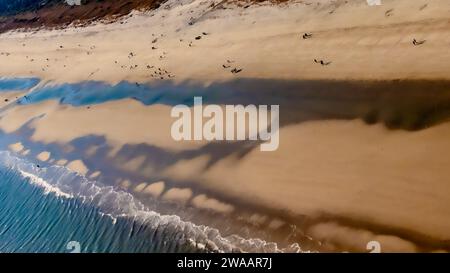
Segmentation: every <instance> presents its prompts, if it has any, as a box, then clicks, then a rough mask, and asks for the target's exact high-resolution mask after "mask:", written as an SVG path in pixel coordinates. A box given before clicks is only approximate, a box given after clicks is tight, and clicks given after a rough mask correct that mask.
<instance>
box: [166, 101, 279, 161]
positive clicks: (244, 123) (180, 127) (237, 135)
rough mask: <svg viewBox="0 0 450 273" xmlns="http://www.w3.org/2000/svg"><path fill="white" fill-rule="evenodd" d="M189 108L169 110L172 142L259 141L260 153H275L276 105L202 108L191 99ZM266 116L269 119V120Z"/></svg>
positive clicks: (277, 124)
mask: <svg viewBox="0 0 450 273" xmlns="http://www.w3.org/2000/svg"><path fill="white" fill-rule="evenodd" d="M192 108H193V109H192V110H191V108H190V107H189V106H187V105H184V104H179V105H176V106H174V107H173V108H172V111H171V113H170V115H171V117H172V118H176V119H177V120H175V122H174V123H173V124H172V128H171V136H172V138H173V139H174V140H175V141H201V140H206V141H236V140H237V141H244V140H250V141H260V142H262V143H261V144H260V150H261V151H263V152H271V151H276V150H277V149H278V146H279V142H280V135H279V124H280V121H279V119H280V106H279V105H270V115H269V106H268V105H258V106H256V105H253V104H250V105H247V106H243V105H224V106H221V105H216V104H208V105H206V106H203V98H202V97H194V106H193V107H192ZM269 116H270V117H269Z"/></svg>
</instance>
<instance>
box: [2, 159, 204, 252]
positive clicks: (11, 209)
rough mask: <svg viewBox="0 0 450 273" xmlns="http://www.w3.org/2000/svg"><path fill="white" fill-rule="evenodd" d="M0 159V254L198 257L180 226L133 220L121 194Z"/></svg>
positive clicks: (57, 171)
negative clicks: (77, 248) (189, 254)
mask: <svg viewBox="0 0 450 273" xmlns="http://www.w3.org/2000/svg"><path fill="white" fill-rule="evenodd" d="M0 157H1V160H2V161H3V162H2V163H3V164H2V165H1V166H0V252H52V253H53V252H71V251H73V250H72V249H71V248H70V244H69V242H77V243H79V245H80V247H81V252H89V253H91V252H102V253H104V252H127V253H136V252H192V251H199V250H198V249H196V248H195V247H194V246H193V245H192V244H190V243H189V242H190V241H189V240H188V239H189V238H188V236H187V233H186V231H187V230H186V229H185V228H184V227H183V226H184V225H186V224H185V223H183V222H182V221H180V220H179V219H177V218H176V217H172V218H173V219H170V217H168V218H169V219H163V218H164V217H162V216H159V215H157V214H156V213H151V212H147V214H148V216H147V217H146V218H145V217H142V218H139V217H137V215H136V211H139V208H137V205H136V202H135V201H133V200H132V197H131V196H129V195H128V194H126V193H124V192H122V193H120V192H114V190H113V189H112V188H101V187H98V186H95V185H94V184H90V183H88V182H87V181H85V182H82V181H83V178H82V177H80V176H77V175H75V174H73V173H70V172H69V171H68V170H66V169H64V168H56V167H54V168H49V169H45V170H39V169H37V168H36V167H33V166H32V165H31V164H30V165H27V163H25V162H23V161H21V160H19V159H14V158H13V157H10V155H9V154H8V153H5V152H0ZM10 163H13V165H14V166H13V165H11V166H8V165H9V164H10ZM5 164H6V165H5ZM18 166H20V168H25V169H27V171H26V172H25V171H23V170H20V169H17V167H18ZM36 172H42V174H43V176H53V178H54V179H64V180H65V181H64V182H62V183H61V184H60V186H61V187H62V188H65V191H67V192H70V194H68V193H65V192H63V191H60V190H59V189H57V187H56V186H52V185H50V184H48V183H47V182H44V180H42V179H41V178H38V176H35V174H36ZM32 173H34V174H32ZM83 183H84V184H83ZM69 185H70V186H69ZM72 186H73V187H72ZM75 192H78V193H75ZM119 206H123V207H122V208H119ZM133 210H136V211H135V212H133ZM103 211H107V212H108V214H105V213H104V212H103ZM141 213H142V214H144V212H143V211H142V212H141ZM127 215H130V216H127ZM71 244H72V243H71Z"/></svg>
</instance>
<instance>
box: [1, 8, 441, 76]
mask: <svg viewBox="0 0 450 273" xmlns="http://www.w3.org/2000/svg"><path fill="white" fill-rule="evenodd" d="M211 2H214V1H199V0H195V1H192V0H184V1H169V2H168V3H166V4H165V5H163V7H161V8H160V9H158V10H155V11H151V12H148V13H144V14H142V13H135V14H134V15H133V16H132V17H131V18H127V19H123V20H122V23H123V22H125V23H124V24H121V23H120V22H116V23H114V24H108V25H102V24H96V25H93V26H90V27H84V28H68V29H65V30H54V31H48V30H40V31H38V32H30V31H28V32H25V33H23V32H13V33H11V32H9V33H4V34H2V35H1V36H0V37H1V40H0V48H1V51H2V52H8V53H10V54H11V55H9V56H5V55H0V62H2V63H8V66H1V67H0V74H1V75H4V76H18V75H20V76H25V75H38V76H40V77H41V78H42V79H45V80H55V81H64V82H76V81H82V80H87V79H91V80H102V81H108V82H117V81H120V80H123V79H125V80H130V81H142V82H147V81H151V80H153V78H152V77H150V74H151V73H150V72H149V70H148V69H146V65H152V66H156V67H162V68H164V69H166V70H167V71H169V72H170V73H171V74H172V75H173V76H175V78H174V79H175V80H176V81H182V80H193V81H196V80H197V81H201V82H212V81H216V80H229V79H233V78H235V77H236V75H233V74H232V73H230V72H229V70H230V69H228V70H226V69H224V68H223V67H222V65H223V64H226V61H227V60H233V61H235V63H233V64H232V66H233V67H237V68H242V69H243V71H242V72H241V73H240V74H239V75H237V76H239V77H248V78H269V79H376V80H380V79H397V78H408V79H413V78H421V79H424V78H427V79H436V78H441V79H444V78H445V79H447V78H448V77H449V73H448V72H449V69H450V64H449V62H450V52H449V50H448V45H449V44H450V35H449V32H450V21H449V9H450V7H449V4H448V1H446V0H433V1H429V0H417V1H409V0H385V1H383V5H381V6H368V5H367V3H366V2H365V1H362V0H358V1H357V0H353V1H332V2H329V1H323V0H321V1H317V0H316V1H308V3H310V4H309V5H308V4H306V3H298V4H291V5H289V6H286V5H280V6H278V7H273V6H271V5H267V4H266V5H262V6H252V7H250V8H247V9H243V8H235V7H234V6H233V7H234V8H230V9H225V10H224V9H220V8H219V7H220V6H219V7H216V8H215V9H213V8H211V7H210V4H211ZM215 2H219V1H215ZM426 4H427V6H426V7H425V8H423V7H424V5H426ZM387 11H390V13H388V15H390V16H387V15H386V12H387ZM189 22H195V23H194V24H193V25H189ZM203 32H206V33H208V35H206V36H203V35H202V33H203ZM304 33H312V34H313V37H312V38H311V39H306V40H304V39H302V35H303V34H304ZM197 36H202V38H201V40H195V37H197ZM414 38H415V39H417V40H418V41H420V40H426V43H425V44H423V45H421V46H414V45H413V44H412V41H413V39H414ZM155 39H157V41H156V42H155V43H152V41H154V40H155ZM191 43H192V46H189V44H191ZM60 46H62V48H61V47H60ZM152 47H155V48H157V49H155V50H152ZM131 52H133V53H134V54H135V56H134V57H132V58H129V53H131ZM164 53H166V54H164ZM160 57H162V59H161V58H160ZM315 58H316V59H324V60H325V61H331V62H332V63H331V65H329V66H325V67H324V66H321V65H318V64H316V63H314V61H313V60H314V59H315ZM31 59H33V61H30V60H31ZM47 59H49V60H48V61H47ZM116 61H117V63H116ZM134 65H138V67H137V68H136V69H130V68H129V67H130V66H134ZM174 79H173V78H171V80H174Z"/></svg>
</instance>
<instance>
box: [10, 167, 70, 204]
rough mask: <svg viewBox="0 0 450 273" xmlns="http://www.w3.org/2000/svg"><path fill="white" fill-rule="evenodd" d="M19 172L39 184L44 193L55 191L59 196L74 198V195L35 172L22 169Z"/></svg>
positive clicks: (34, 183)
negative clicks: (51, 183)
mask: <svg viewBox="0 0 450 273" xmlns="http://www.w3.org/2000/svg"><path fill="white" fill-rule="evenodd" d="M19 172H20V174H21V175H22V176H23V177H25V178H28V179H29V181H30V183H31V184H33V185H37V186H39V187H41V188H43V189H44V194H49V193H54V194H55V195H56V196H58V197H64V198H73V195H71V194H68V193H65V192H63V191H61V190H60V189H58V188H57V187H54V186H52V185H50V184H49V183H47V182H46V181H45V180H44V179H42V178H40V177H38V176H36V175H34V174H31V173H28V172H25V171H21V170H19Z"/></svg>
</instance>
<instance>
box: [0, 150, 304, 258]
mask: <svg viewBox="0 0 450 273" xmlns="http://www.w3.org/2000/svg"><path fill="white" fill-rule="evenodd" d="M0 164H2V165H3V166H6V167H8V168H11V169H13V170H16V171H18V173H20V174H21V175H22V176H23V177H25V178H27V180H28V181H29V182H30V183H31V184H33V185H35V186H38V187H41V188H43V189H44V192H45V193H46V194H50V193H51V194H55V195H56V196H59V197H63V198H77V199H79V200H82V201H83V202H85V203H89V204H93V205H95V206H96V207H98V208H99V210H100V211H101V212H102V213H103V214H104V215H107V216H110V217H112V218H113V222H114V223H115V222H116V220H117V218H119V217H129V218H132V219H134V220H136V221H140V222H141V223H145V224H146V225H150V226H151V227H152V228H154V229H157V228H158V227H164V228H165V230H167V231H168V232H176V234H177V238H178V240H183V242H184V243H188V244H190V245H191V246H194V247H197V248H198V249H200V250H208V251H217V252H232V251H243V252H302V251H301V248H300V246H299V245H298V244H292V245H291V246H289V247H287V248H283V249H280V248H279V247H278V245H277V244H276V243H273V242H266V241H264V240H261V239H258V238H253V239H245V238H242V237H240V236H238V235H231V236H227V237H223V236H222V235H221V234H220V231H219V230H217V229H215V228H211V227H208V226H204V225H196V224H193V223H191V222H187V221H183V220H182V219H181V218H180V217H179V216H176V215H161V214H159V213H157V212H154V211H151V210H149V209H148V208H146V207H145V206H144V205H143V204H142V203H141V202H139V201H138V200H136V199H135V198H134V197H133V196H132V195H131V194H130V193H127V192H124V191H121V190H118V189H116V188H114V187H111V186H105V185H102V184H101V183H99V182H95V181H90V180H88V179H87V178H86V177H84V176H81V175H80V174H78V173H74V172H72V171H70V170H69V169H67V168H65V167H61V166H51V167H48V168H37V167H36V166H35V165H34V164H31V163H30V162H27V161H25V160H23V159H20V158H17V157H15V156H13V155H12V154H11V153H10V152H8V151H0ZM178 234H179V236H178Z"/></svg>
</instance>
